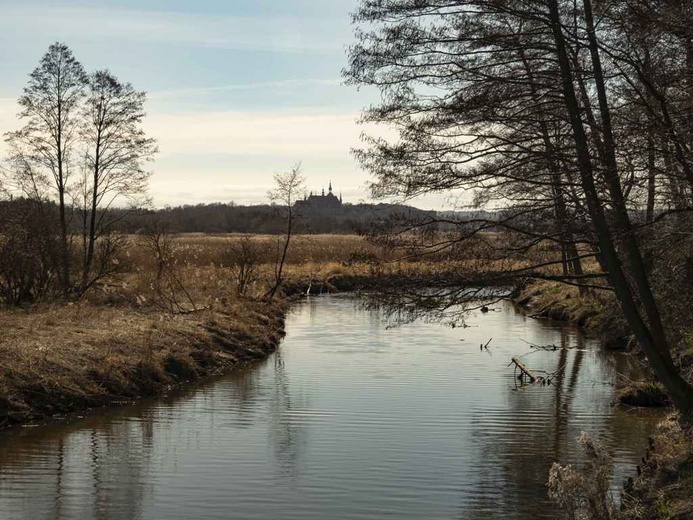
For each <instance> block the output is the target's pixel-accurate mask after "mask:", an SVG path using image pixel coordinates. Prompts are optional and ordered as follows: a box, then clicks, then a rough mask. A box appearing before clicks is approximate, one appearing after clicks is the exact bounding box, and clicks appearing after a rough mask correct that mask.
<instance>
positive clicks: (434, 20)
mask: <svg viewBox="0 0 693 520" xmlns="http://www.w3.org/2000/svg"><path fill="white" fill-rule="evenodd" d="M599 4H600V6H601V8H602V9H603V12H601V11H600V16H601V18H600V20H602V21H603V20H604V19H607V20H612V21H613V20H614V19H615V17H609V16H607V15H608V14H609V7H610V6H611V5H613V4H614V3H611V2H600V3H599ZM616 4H619V3H616ZM629 4H630V3H629ZM633 4H653V5H654V4H657V2H655V1H653V2H648V1H647V0H643V2H633ZM593 11H594V9H593V6H592V3H591V2H590V0H503V1H498V0H386V1H383V0H362V2H361V4H360V7H359V9H358V10H357V12H356V14H355V16H354V20H355V21H356V22H357V23H358V24H359V25H360V28H359V30H358V31H357V38H358V42H357V44H356V45H354V46H353V47H352V49H351V51H350V63H349V67H348V68H347V70H346V71H345V75H346V77H347V80H348V81H350V82H352V83H354V84H357V85H373V86H375V87H377V88H378V89H379V90H380V91H381V94H382V97H381V102H380V103H379V104H377V105H374V106H372V107H370V108H368V109H367V110H366V111H365V114H364V119H365V120H366V121H369V122H376V123H386V124H389V125H390V126H392V127H393V128H395V129H397V130H398V133H399V135H398V137H399V138H398V139H395V140H392V139H382V138H367V140H366V144H367V147H366V148H365V149H362V150H358V151H357V152H356V155H357V158H358V159H360V161H361V162H362V164H363V165H364V166H365V167H366V169H368V170H369V171H371V172H372V173H373V174H374V176H375V178H376V182H375V183H374V185H373V186H374V193H375V194H376V195H398V196H405V197H409V196H413V195H418V194H422V193H429V192H436V191H446V190H449V189H455V188H462V189H466V190H475V191H476V200H477V203H478V204H481V205H489V204H493V205H494V206H495V207H496V209H500V210H502V211H496V212H495V214H494V218H491V219H488V218H484V219H481V218H480V219H473V220H471V221H467V222H464V223H459V226H458V227H459V237H458V240H452V239H450V238H449V237H447V236H446V237H444V239H443V240H442V241H441V243H440V244H434V246H435V247H439V246H441V245H450V244H454V243H456V242H458V241H461V240H465V239H468V238H469V237H470V236H478V235H479V233H480V232H482V231H485V230H488V229H494V230H501V231H503V232H504V233H505V236H506V237H507V238H508V240H507V241H506V243H505V244H498V243H495V244H494V245H495V246H496V250H497V251H498V256H499V257H506V258H507V257H508V256H510V255H513V254H517V253H520V252H527V251H531V250H532V248H534V247H535V246H538V245H540V244H541V245H544V246H545V244H547V243H549V244H550V243H553V244H556V245H558V246H560V249H561V250H562V253H563V254H562V255H561V256H560V257H559V258H557V259H555V260H550V259H549V260H548V261H547V262H544V263H541V262H535V263H534V264H533V265H531V266H529V267H522V268H521V269H519V270H517V274H520V273H524V274H525V275H527V274H529V275H530V276H534V277H542V276H546V268H547V267H548V266H549V265H550V264H552V263H554V262H555V263H556V264H559V263H562V264H563V273H562V275H561V276H552V278H556V279H560V280H562V281H565V282H567V283H577V282H582V283H587V282H590V281H598V282H599V283H597V284H596V285H595V287H599V288H610V289H611V290H613V291H614V292H615V295H616V297H617V299H618V301H619V303H620V305H621V308H622V309H623V313H624V316H625V318H626V320H627V322H628V324H629V325H630V327H631V330H632V331H633V333H634V334H635V336H636V338H637V339H638V341H639V343H640V345H641V347H642V348H643V351H644V352H645V353H646V355H647V357H648V359H649V361H650V364H651V366H652V368H653V369H654V371H655V373H656V374H657V376H658V377H659V379H660V380H661V381H662V383H663V384H664V385H665V386H666V388H667V389H668V390H669V392H670V393H671V395H672V398H673V399H674V401H675V402H676V404H677V406H678V407H679V409H680V410H681V411H682V412H684V413H685V414H687V415H690V416H691V417H693V388H692V387H691V385H690V384H689V383H688V382H686V381H685V380H684V378H682V377H681V374H680V372H679V370H678V367H676V366H675V363H674V362H673V360H672V356H671V352H670V339H669V337H668V335H667V330H666V327H665V326H664V320H663V317H662V312H661V308H662V307H661V301H658V300H657V297H656V295H655V293H654V290H653V284H652V273H651V270H650V268H649V264H648V261H647V259H646V256H645V254H644V253H643V249H642V244H641V242H642V239H643V233H642V230H641V228H640V227H639V225H637V224H636V223H634V222H633V220H632V218H631V212H632V210H633V209H635V207H636V205H637V203H638V202H639V201H638V200H637V199H636V197H640V196H641V195H642V193H646V196H647V197H648V200H647V204H646V205H647V207H648V209H649V210H650V211H649V222H650V225H652V224H653V223H654V222H655V221H656V220H658V219H656V218H655V217H654V215H655V212H656V208H654V207H653V204H654V203H653V195H652V191H653V189H655V188H656V186H655V188H652V184H653V182H655V181H656V178H655V180H653V179H652V175H651V170H652V163H653V161H652V158H651V157H643V158H642V160H641V162H642V163H646V164H648V165H649V166H650V168H643V169H642V171H637V170H636V169H634V168H630V167H629V165H628V161H629V160H630V157H629V154H628V153H627V152H628V150H629V146H630V144H629V143H630V142H631V141H637V140H638V139H639V138H634V137H633V135H632V133H629V132H627V131H626V130H627V129H626V128H625V127H624V126H620V127H619V126H618V125H619V124H620V121H622V120H624V119H625V118H619V117H617V116H621V114H623V113H624V112H625V111H626V110H628V109H631V107H629V106H624V104H623V103H622V101H623V98H622V97H620V96H619V93H620V92H622V86H623V85H624V84H627V85H628V86H629V87H630V88H631V89H633V90H635V89H636V88H638V87H640V88H641V90H642V88H643V87H642V85H643V84H645V83H646V81H645V79H644V78H643V77H642V76H643V75H642V74H641V73H639V72H638V70H637V68H636V67H635V65H633V63H634V62H633V60H631V61H627V59H628V58H630V57H631V56H630V55H628V54H627V53H624V52H617V50H616V49H617V47H618V48H623V47H627V43H628V40H627V38H625V36H627V35H624V34H620V33H619V32H618V30H616V29H615V26H616V25H615V23H614V24H612V25H610V26H609V25H607V26H606V27H605V26H604V24H601V25H599V26H598V25H597V24H596V22H595V15H594V12H593ZM618 41H621V42H626V44H624V45H620V46H616V45H614V43H615V42H618ZM684 68H685V66H684ZM677 82H679V83H680V81H679V80H676V81H674V82H673V83H672V85H676V84H677ZM684 84H685V85H687V84H686V83H684ZM617 87H618V89H620V90H618V89H617ZM645 88H646V89H647V90H648V96H649V99H658V97H657V96H658V95H659V94H661V92H658V91H657V90H656V89H652V88H649V87H645ZM674 91H675V92H676V93H677V95H676V96H674ZM682 93H685V89H684V88H681V87H678V86H677V87H676V88H675V89H674V90H672V91H670V92H669V91H668V96H665V97H664V98H662V96H659V101H658V106H657V107H652V106H651V107H650V108H651V109H650V110H649V112H650V114H651V115H652V116H653V118H657V120H658V121H660V127H661V128H662V129H663V130H664V131H665V132H666V133H665V134H664V135H665V136H666V139H667V140H668V143H669V144H670V146H669V147H668V148H669V149H671V150H673V155H672V157H671V158H670V162H672V163H673V162H677V163H678V167H679V168H680V169H681V170H682V171H683V175H681V176H680V177H679V178H678V179H677V181H678V182H677V184H679V185H680V184H681V183H684V184H685V183H686V180H687V179H688V178H689V176H688V174H687V171H686V170H687V158H688V151H687V143H686V140H685V137H686V133H685V131H684V129H685V128H686V126H685V124H684V123H685V122H684V121H683V120H682V119H681V118H680V116H676V117H673V116H672V114H673V113H676V114H680V113H683V112H682V110H683V108H684V107H686V106H687V105H686V103H685V102H684V101H681V102H680V103H679V102H678V101H676V103H674V102H673V100H678V99H679V97H683V98H685V96H683V94H682ZM677 96H678V97H677ZM644 99H647V97H644ZM662 101H664V102H662ZM669 101H672V102H671V103H668V102H669ZM674 106H680V107H681V110H679V109H677V110H676V111H674V110H673V108H672V107H674ZM667 109H669V110H668V111H667ZM667 113H668V114H669V117H667V115H666V114H667ZM686 124H687V123H686ZM679 128H681V129H679ZM655 141H656V140H655ZM640 148H642V149H643V150H647V149H648V148H649V152H650V153H651V151H652V150H651V149H652V139H650V142H648V143H647V144H645V145H642V146H640ZM631 149H632V147H631ZM654 163H655V165H656V158H655V160H654ZM643 172H644V173H645V175H646V176H647V178H646V179H641V178H639V177H638V176H642V174H643ZM666 175H667V176H668V177H670V178H672V179H673V178H675V177H676V175H677V174H676V172H666ZM643 181H644V182H643ZM638 184H640V185H647V189H646V190H637V189H633V186H636V185H638ZM444 220H450V219H444ZM445 223H447V224H452V225H454V224H455V223H454V222H451V221H450V222H445ZM576 243H577V244H578V245H580V246H581V247H576V245H575V244H576ZM582 255H594V256H595V257H596V259H597V260H598V261H599V264H600V265H601V266H602V272H591V273H583V272H582V268H581V266H579V265H577V264H574V267H573V268H572V269H571V264H572V263H573V262H572V261H573V260H575V259H578V258H580V257H581V256H582ZM568 257H570V258H568ZM504 274H506V275H507V274H508V273H504ZM606 282H608V283H606Z"/></svg>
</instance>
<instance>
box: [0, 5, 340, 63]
mask: <svg viewBox="0 0 693 520" xmlns="http://www.w3.org/2000/svg"><path fill="white" fill-rule="evenodd" d="M19 28H25V29H27V30H30V31H32V32H40V33H45V32H48V33H56V31H57V32H59V33H60V34H66V35H70V34H76V35H79V37H80V38H97V39H99V40H103V39H104V38H116V39H119V40H122V39H127V40H129V41H139V42H145V43H165V44H180V45H190V46H196V47H208V48H222V49H246V50H263V51H271V52H312V53H315V52H334V51H335V50H337V51H339V50H342V48H343V43H340V42H345V41H349V39H350V32H349V31H348V30H346V29H345V30H344V33H343V34H339V35H337V34H334V27H332V26H330V24H325V23H315V20H311V19H310V18H306V17H301V18H298V17H296V18H293V17H287V16H283V17H276V16H275V17H241V16H216V15H215V16H211V15H202V14H193V13H175V12H159V11H135V10H125V9H103V8H86V7H58V6H42V7H40V8H36V7H32V6H29V5H15V6H9V7H4V8H3V16H2V19H0V29H4V30H15V31H16V30H18V29H19Z"/></svg>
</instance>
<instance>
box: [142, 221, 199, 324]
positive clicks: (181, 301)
mask: <svg viewBox="0 0 693 520" xmlns="http://www.w3.org/2000/svg"><path fill="white" fill-rule="evenodd" d="M140 239H141V243H142V246H143V249H145V250H146V251H148V252H149V253H150V254H151V255H152V256H154V258H155V259H156V269H155V272H154V277H153V280H152V282H151V288H152V290H153V291H154V294H155V303H156V305H157V306H159V307H161V308H163V309H166V310H167V311H169V312H171V313H173V314H175V313H182V312H190V311H195V310H198V307H197V305H196V304H195V301H194V300H193V298H192V296H191V295H190V293H189V292H188V290H187V289H186V288H185V286H184V285H183V282H182V277H181V275H180V273H179V266H178V262H177V260H176V257H175V245H174V239H173V238H172V237H171V235H170V234H169V233H168V232H167V231H166V229H165V227H164V226H162V225H160V224H155V225H153V226H152V227H151V228H150V229H149V230H147V231H146V232H145V233H143V234H142V235H141V238H140ZM188 305H189V306H188Z"/></svg>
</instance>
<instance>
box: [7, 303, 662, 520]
mask: <svg viewBox="0 0 693 520" xmlns="http://www.w3.org/2000/svg"><path fill="white" fill-rule="evenodd" d="M496 307H497V308H496V309H494V310H493V311H492V312H489V313H487V314H481V313H476V314H475V313H472V314H471V315H470V316H469V318H468V319H467V325H468V327H466V328H460V327H458V328H451V327H446V326H443V325H440V324H436V323H425V322H422V321H419V322H415V323H413V324H409V325H404V326H401V327H395V328H388V327H386V326H385V325H386V324H385V323H384V321H383V317H382V316H381V315H380V314H379V313H378V312H377V311H369V310H365V309H364V308H363V307H362V306H360V305H359V302H358V300H356V299H353V298H351V297H349V296H344V295H341V296H327V297H319V298H314V299H311V300H309V301H306V302H304V303H303V304H301V305H298V306H297V307H296V308H295V310H294V311H293V312H292V314H291V315H290V316H289V318H288V320H287V336H286V339H285V341H284V342H283V344H282V346H281V348H280V350H279V351H278V352H277V353H276V354H274V355H273V356H272V357H270V358H269V359H268V360H266V361H265V362H262V363H260V364H258V365H256V366H253V367H250V368H245V369H243V370H239V371H237V372H236V373H233V374H231V375H229V376H227V377H224V378H221V379H218V380H215V381H213V382H208V383H205V384H202V385H198V386H196V387H188V388H186V389H184V390H178V391H175V392H173V393H171V394H170V395H167V396H165V397H159V398H156V399H150V400H144V401H142V402H139V403H137V404H134V405H127V406H123V407H120V408H117V409H114V410H111V411H109V412H106V413H101V414H96V415H92V416H87V417H85V418H81V419H77V418H75V419H72V420H70V421H69V422H66V423H53V424H50V425H44V426H39V427H34V428H22V429H18V430H12V431H7V432H5V433H2V434H0V518H1V519H3V520H4V519H12V520H14V519H22V520H23V519H31V520H40V519H70V520H72V519H92V518H95V519H112V520H116V519H117V520H120V519H122V520H126V519H127V520H130V519H140V518H141V519H166V520H169V519H193V518H199V519H228V518H233V519H244V520H245V519H263V520H273V519H282V520H285V519H296V520H299V519H300V520H305V519H308V520H310V519H321V520H322V519H328V520H338V519H380V518H396V519H417V520H421V519H427V520H433V519H488V518H503V519H537V518H547V519H550V518H556V517H557V512H556V510H555V508H554V506H553V505H552V504H551V503H550V502H549V501H548V499H547V496H546V487H545V483H546V479H547V473H548V470H549V468H550V466H551V463H552V462H553V461H556V460H560V461H562V462H563V463H566V462H573V463H575V462H577V461H579V458H578V456H579V449H578V448H577V445H576V439H577V437H578V436H579V435H580V433H581V432H582V431H587V432H589V433H590V434H592V435H593V436H594V437H596V438H597V439H599V440H600V441H601V442H602V443H603V444H604V445H606V446H607V447H608V449H609V451H610V452H611V453H612V454H613V456H614V460H615V471H616V477H615V479H614V480H615V487H617V486H616V484H618V482H620V481H621V480H622V479H623V478H624V477H626V476H629V475H633V474H634V473H635V465H636V464H637V462H638V460H639V459H640V457H641V456H642V455H643V453H644V450H645V446H646V443H647V436H648V435H649V433H650V432H651V431H652V429H653V426H654V424H655V422H656V421H657V420H658V417H657V416H656V415H651V414H650V415H648V414H643V413H641V412H633V411H630V412H629V411H624V410H620V409H617V408H613V407H611V406H610V402H611V400H612V397H613V388H612V387H611V386H610V385H609V384H608V383H609V382H610V381H612V380H613V378H614V376H615V374H616V373H617V372H618V373H624V374H628V373H630V372H631V370H632V367H630V366H629V363H630V361H629V358H628V357H626V356H623V355H619V354H608V353H605V352H602V351H601V350H599V349H598V348H597V346H596V344H595V343H594V342H593V341H590V340H588V339H586V338H584V337H583V336H582V335H581V334H580V333H578V332H577V331H575V329H572V328H570V327H561V326H559V325H557V324H554V323H549V322H544V321H537V320H532V319H529V318H526V317H524V316H522V315H521V314H519V313H517V312H516V311H515V310H514V309H513V308H512V306H511V305H510V304H508V303H503V304H498V305H497V306H496ZM491 337H492V338H493V340H492V341H491V343H490V345H489V349H488V350H484V351H480V349H479V344H480V343H482V342H483V343H486V342H487V341H488V340H489V338H491ZM525 341H526V342H531V343H535V344H556V345H563V346H568V347H575V348H571V349H569V350H557V351H555V352H553V351H551V352H546V351H533V350H532V349H531V348H530V346H529V345H528V344H527V343H525ZM513 356H522V359H523V361H524V362H525V363H526V364H527V365H528V366H529V367H531V368H533V369H542V370H546V371H548V372H557V374H556V377H555V380H554V384H553V385H551V386H546V387H537V386H532V387H525V388H521V389H519V390H518V389H516V385H515V379H514V377H513V369H512V367H509V366H508V363H509V362H510V358H511V357H513Z"/></svg>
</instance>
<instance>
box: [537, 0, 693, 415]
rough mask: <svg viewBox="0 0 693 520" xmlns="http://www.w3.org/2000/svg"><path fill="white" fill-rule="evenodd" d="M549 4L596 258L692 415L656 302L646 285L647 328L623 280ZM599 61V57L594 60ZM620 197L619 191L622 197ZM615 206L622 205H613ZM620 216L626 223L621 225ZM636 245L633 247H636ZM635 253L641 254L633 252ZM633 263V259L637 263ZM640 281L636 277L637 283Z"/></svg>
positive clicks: (608, 145)
mask: <svg viewBox="0 0 693 520" xmlns="http://www.w3.org/2000/svg"><path fill="white" fill-rule="evenodd" d="M548 5H549V10H550V20H551V30H552V32H553V36H554V40H555V44H556V53H557V55H558V56H557V57H558V61H559V65H560V69H561V75H562V83H563V94H564V102H565V105H566V109H567V111H568V114H569V117H570V124H571V127H572V130H573V138H574V141H575V147H576V151H577V157H578V165H579V170H580V178H581V183H582V186H583V190H584V192H585V198H586V201H587V205H588V209H589V212H590V216H591V218H592V221H593V224H594V228H595V233H596V235H597V239H598V241H599V247H600V253H599V254H600V257H601V261H602V262H603V264H604V266H605V267H606V268H607V273H608V278H609V281H610V282H611V285H612V287H613V288H614V291H615V293H616V296H617V298H618V300H619V303H620V305H621V309H622V310H623V313H624V315H625V318H626V321H627V322H628V324H629V326H630V328H631V330H632V331H633V333H634V334H635V336H636V338H637V339H638V342H639V344H640V346H641V347H642V349H643V351H644V352H645V354H646V355H647V358H648V360H649V362H650V364H651V366H652V368H653V369H654V371H655V373H656V374H657V376H658V377H659V379H660V381H661V382H662V383H663V384H664V386H665V387H666V388H667V390H668V391H669V393H670V394H671V396H672V399H673V400H674V402H675V404H676V406H677V407H678V408H679V410H680V411H681V412H682V413H683V414H684V415H686V416H692V415H693V387H691V386H690V385H689V384H688V383H687V382H686V381H685V380H684V379H683V377H681V374H680V373H679V371H678V370H677V369H676V367H675V366H674V363H673V361H672V359H671V355H670V353H669V349H668V345H667V343H666V338H665V337H664V334H663V328H662V326H661V321H660V319H659V313H658V309H657V308H656V306H655V307H654V309H653V308H652V304H653V303H654V299H653V298H651V291H650V290H649V286H647V287H646V288H647V291H648V292H649V293H650V294H649V296H650V298H648V296H647V295H645V296H643V295H642V294H641V295H640V296H641V299H642V300H647V301H645V302H643V306H644V307H646V309H647V310H649V312H647V315H648V318H649V317H650V315H652V316H653V318H654V319H655V323H650V324H649V327H648V324H646V322H645V321H644V320H643V318H642V316H641V315H640V311H639V306H638V303H637V299H636V297H635V295H634V293H633V291H632V289H631V287H630V284H629V283H628V280H627V277H626V275H625V272H624V268H623V265H622V263H621V260H620V258H619V256H618V253H617V251H616V248H615V241H614V239H613V236H612V234H611V230H610V229H609V226H608V222H607V219H606V216H605V214H604V209H603V206H602V202H601V199H600V198H599V193H598V192H597V189H596V185H595V182H594V171H593V167H592V158H591V155H590V151H589V146H588V141H587V135H586V133H585V129H584V127H583V125H582V119H581V111H580V106H579V104H578V102H577V97H576V94H575V88H574V83H573V73H572V70H571V67H570V62H569V60H568V56H567V52H566V43H565V39H564V36H563V31H562V26H561V20H560V13H559V8H558V2H557V0H549V2H548ZM585 9H586V11H587V12H588V13H587V14H586V19H587V22H588V32H589V31H590V29H592V34H591V35H590V39H591V43H592V44H594V43H595V40H594V33H593V27H592V24H591V5H590V3H589V0H585ZM595 51H596V48H592V49H591V53H592V56H593V61H594V63H593V65H594V67H595V71H594V72H595V76H596V77H597V79H598V81H597V83H598V89H599V90H600V91H602V89H603V86H604V85H603V75H602V72H601V66H600V63H599V60H598V54H597V56H595ZM595 58H597V59H595ZM599 80H601V86H599V83H600V81H599ZM605 101H606V99H605V97H604V96H603V91H602V92H600V107H601V109H602V117H603V119H604V121H603V124H604V126H605V142H604V147H605V159H606V161H607V168H606V170H608V171H607V172H605V174H606V175H607V176H608V177H612V174H613V168H612V167H613V165H612V164H610V163H611V161H610V156H614V157H615V155H614V149H613V140H612V139H609V140H608V141H607V139H606V138H607V136H608V137H611V136H610V135H609V133H608V131H610V118H609V113H608V110H604V108H608V107H605V106H604V103H605ZM607 180H608V181H609V185H610V188H611V190H613V191H614V193H611V195H612V199H613V195H616V196H617V198H618V195H619V193H618V192H615V190H614V188H616V187H617V186H618V188H619V190H620V186H619V185H618V183H619V180H618V178H616V179H613V178H609V179H607ZM620 195H621V196H622V193H621V194H620ZM615 202H617V203H622V202H623V201H622V200H621V201H615ZM622 209H623V208H621V207H619V208H617V219H618V220H617V224H619V226H624V225H625V226H626V229H622V230H621V231H623V232H625V234H626V236H625V239H626V242H627V246H628V249H629V256H633V253H634V251H632V246H633V243H632V240H633V239H634V237H633V236H632V230H630V229H628V227H629V221H628V220H627V219H628V215H627V213H625V214H623V213H622ZM624 217H625V219H626V221H625V222H624ZM629 231H630V232H631V236H630V237H629V236H628V232H629ZM636 246H637V244H636ZM637 253H638V255H639V251H637ZM635 260H637V258H636V259H635ZM640 263H641V264H642V257H640ZM635 271H636V273H635V274H636V275H640V274H642V273H640V272H639V270H638V268H637V266H636V269H635ZM637 278H639V279H637ZM637 278H636V279H637V283H638V288H640V286H642V284H643V280H642V278H641V277H640V276H637ZM644 281H645V282H646V281H647V280H646V278H645V280H644Z"/></svg>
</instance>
